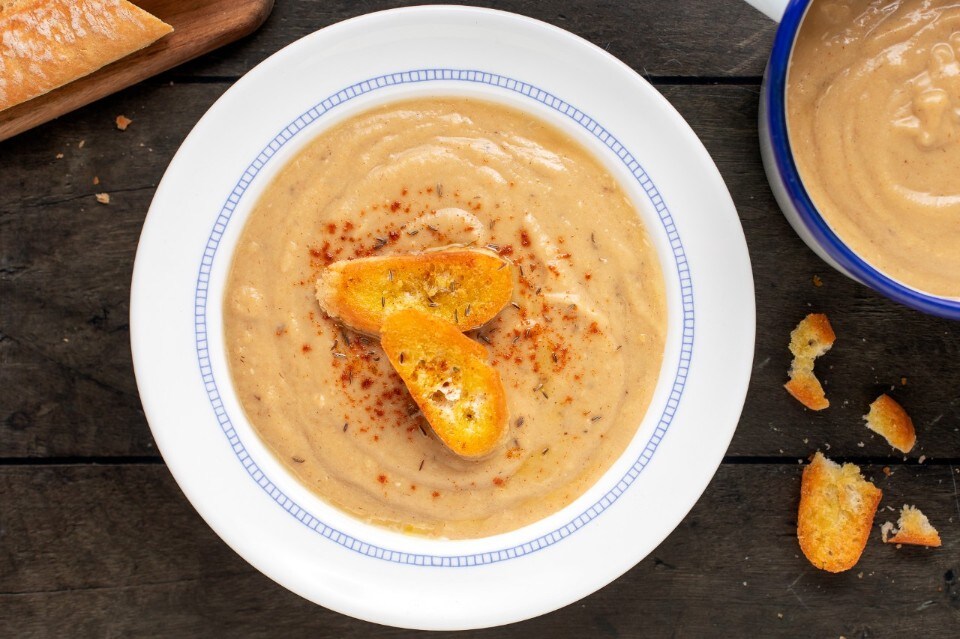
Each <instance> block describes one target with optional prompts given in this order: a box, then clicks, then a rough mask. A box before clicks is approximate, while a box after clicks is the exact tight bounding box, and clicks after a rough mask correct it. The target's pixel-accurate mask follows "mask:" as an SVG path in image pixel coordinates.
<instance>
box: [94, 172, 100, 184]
mask: <svg viewBox="0 0 960 639" xmlns="http://www.w3.org/2000/svg"><path fill="white" fill-rule="evenodd" d="M98 184H100V178H98V177H97V176H96V175H94V176H93V185H94V186H96V185H98Z"/></svg>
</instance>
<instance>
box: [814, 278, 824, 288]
mask: <svg viewBox="0 0 960 639" xmlns="http://www.w3.org/2000/svg"><path fill="white" fill-rule="evenodd" d="M813 285H814V286H816V287H817V288H820V287H821V286H823V280H821V279H820V276H819V275H814V276H813Z"/></svg>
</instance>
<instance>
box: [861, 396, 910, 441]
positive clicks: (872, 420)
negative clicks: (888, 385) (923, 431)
mask: <svg viewBox="0 0 960 639" xmlns="http://www.w3.org/2000/svg"><path fill="white" fill-rule="evenodd" d="M863 418H864V419H865V420H867V428H869V429H870V430H872V431H873V432H875V433H879V434H880V435H883V437H884V439H886V440H887V442H888V443H889V444H890V445H891V446H893V447H894V448H896V449H897V450H899V451H900V452H902V453H909V452H910V451H911V450H913V447H914V445H915V444H916V443H917V431H916V430H915V429H914V428H913V420H912V419H910V416H909V415H907V411H905V410H903V406H901V405H900V404H898V403H897V402H895V401H894V400H893V398H891V397H890V396H889V395H886V394H884V395H881V396H880V397H878V398H877V399H875V400H874V401H873V403H872V404H870V412H869V413H867V414H866V415H864V416H863Z"/></svg>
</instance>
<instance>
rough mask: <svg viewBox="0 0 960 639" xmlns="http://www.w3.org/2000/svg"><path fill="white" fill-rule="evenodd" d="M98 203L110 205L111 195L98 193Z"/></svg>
mask: <svg viewBox="0 0 960 639" xmlns="http://www.w3.org/2000/svg"><path fill="white" fill-rule="evenodd" d="M96 197H97V202H99V203H100V204H110V194H109V193H97V196H96Z"/></svg>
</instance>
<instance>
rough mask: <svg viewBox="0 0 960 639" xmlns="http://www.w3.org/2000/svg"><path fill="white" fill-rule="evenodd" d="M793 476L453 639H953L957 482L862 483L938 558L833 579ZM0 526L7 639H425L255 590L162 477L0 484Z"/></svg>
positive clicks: (25, 476) (920, 554)
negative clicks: (629, 560) (805, 543)
mask: <svg viewBox="0 0 960 639" xmlns="http://www.w3.org/2000/svg"><path fill="white" fill-rule="evenodd" d="M800 470H801V469H800V467H799V466H798V465H796V464H793V465H783V464H776V465H768V464H757V465H752V464H751V465H730V466H725V467H723V468H722V469H721V470H720V472H719V474H718V476H717V478H716V480H715V481H714V482H713V484H712V485H711V487H710V488H709V489H708V490H707V492H706V494H705V495H704V496H703V498H702V499H701V500H700V502H699V504H698V505H697V506H696V507H695V508H694V509H693V511H691V513H690V514H689V515H688V516H687V517H686V519H684V521H683V523H682V524H681V525H680V526H679V527H678V528H677V530H676V531H674V533H673V534H672V535H671V536H670V537H669V538H668V539H667V540H666V541H664V542H663V544H661V545H660V547H658V548H657V549H656V550H655V551H654V552H653V553H652V554H651V555H650V556H649V557H647V558H646V559H645V560H643V561H642V562H640V564H638V565H637V566H636V567H635V568H633V569H632V570H630V571H629V572H628V573H627V574H626V575H624V576H623V577H621V578H620V579H618V580H617V581H615V582H614V583H613V584H611V585H610V586H608V587H607V588H605V589H603V590H602V591H600V592H599V593H596V594H594V595H591V596H590V597H587V598H585V599H583V600H582V601H580V602H578V603H575V604H573V605H570V606H568V607H566V608H564V609H562V610H560V611H558V612H556V613H553V614H550V615H546V616H543V617H540V618H538V619H534V620H531V621H527V622H523V623H520V624H515V625H512V626H508V627H506V628H499V629H492V630H485V631H476V632H468V633H463V634H460V635H457V636H465V637H506V638H510V637H516V638H518V639H519V638H526V637H583V636H600V637H603V636H610V637H729V636H737V635H736V634H735V633H736V631H737V629H740V630H745V629H747V628H750V629H752V631H753V632H754V633H758V634H759V636H763V637H798V636H811V637H839V636H841V635H842V636H846V637H904V636H924V637H929V638H931V639H937V638H946V637H953V636H955V629H956V627H957V624H960V561H958V559H960V556H958V555H957V553H956V552H951V549H956V548H957V546H958V544H960V512H958V511H957V510H956V509H957V508H958V506H957V503H956V500H957V494H956V491H955V488H954V483H953V482H955V481H958V482H960V475H958V470H960V469H957V468H953V469H951V468H947V467H922V468H910V469H905V468H904V469H898V470H896V471H895V472H894V474H893V475H892V476H890V477H884V476H883V475H882V474H881V473H880V472H879V469H878V468H877V467H867V468H864V471H865V472H866V473H867V474H868V475H872V476H875V477H877V476H879V478H878V483H879V485H880V486H881V487H882V488H883V490H884V491H885V493H886V496H885V498H884V501H883V502H882V506H881V508H882V509H884V510H885V509H886V507H887V506H890V507H891V508H895V509H898V508H899V507H900V505H902V503H903V502H904V501H907V502H908V503H916V504H918V505H919V507H920V508H921V509H923V510H924V511H925V512H930V513H938V515H936V516H934V515H931V517H932V521H933V523H934V525H936V526H937V527H938V528H939V530H940V533H941V536H942V537H943V542H944V547H943V548H941V549H936V550H933V549H922V548H906V547H904V548H901V549H899V550H898V549H896V548H894V547H893V546H889V545H884V544H882V543H880V535H879V529H878V527H877V526H875V527H874V530H873V532H872V533H871V537H870V542H869V544H868V545H867V549H866V551H865V552H864V555H863V557H862V558H861V560H860V563H859V564H858V565H857V566H856V567H855V568H854V569H853V570H851V571H850V572H847V573H843V574H840V575H831V574H828V573H824V572H821V571H818V570H816V569H815V568H813V567H812V566H810V564H809V563H807V561H806V560H805V559H804V558H803V557H802V555H801V554H800V551H799V547H798V545H797V541H796V535H795V530H796V507H797V500H798V498H799V485H800ZM760 486H763V488H762V489H759V487H760ZM888 512H889V511H888ZM889 514H890V516H891V517H893V516H894V515H895V513H892V512H890V513H889ZM880 521H883V518H882V516H881V517H878V523H879V522H880ZM0 525H2V530H3V540H4V541H3V546H4V552H3V553H2V554H0V627H2V628H4V629H5V634H6V635H7V636H11V637H34V636H46V635H48V634H50V632H51V631H54V630H55V629H63V628H71V629H73V633H72V634H73V636H136V637H160V636H163V637H171V636H176V637H205V636H251V637H252V636H296V637H300V636H303V637H306V636H310V637H314V638H316V639H321V638H323V637H358V638H359V637H369V636H372V635H373V634H374V633H376V635H377V636H389V637H412V636H415V635H416V634H417V633H413V632H407V631H402V630H396V629H384V628H380V627H378V626H373V625H371V624H367V623H363V622H360V621H356V620H352V619H348V618H346V617H344V616H342V615H339V614H337V613H334V612H331V611H329V610H325V609H323V608H321V607H318V606H314V605H313V604H310V603H309V602H307V601H305V600H303V599H301V598H299V597H298V596H296V595H294V594H292V593H290V592H287V591H285V590H284V589H282V588H281V587H280V586H278V585H276V584H274V583H273V582H271V581H270V580H269V579H267V578H266V577H264V576H262V575H260V574H259V573H258V572H257V571H256V570H254V569H253V568H252V567H250V566H249V565H247V564H246V563H245V562H244V561H243V560H242V559H240V558H239V557H238V556H237V555H235V554H234V553H233V552H232V551H231V550H230V549H229V548H227V546H226V545H225V544H224V543H223V542H221V541H220V540H219V539H218V538H217V537H216V535H214V533H213V532H212V531H211V530H210V529H209V528H207V526H206V525H205V524H204V523H203V522H202V521H201V520H200V518H199V516H198V515H197V514H196V513H195V512H194V511H193V510H192V509H191V508H190V506H189V504H188V503H187V502H186V500H185V499H183V497H182V495H181V494H180V491H179V489H178V488H177V487H176V485H175V484H174V482H173V480H172V479H171V477H170V476H169V474H168V472H167V470H166V469H165V468H164V467H162V466H156V465H127V466H86V467H63V466H53V467H45V468H34V467H30V468H24V467H20V468H16V467H7V468H2V469H0ZM734 531H740V532H739V534H733V533H734ZM317 543H318V544H324V543H329V542H328V541H326V540H324V539H322V538H320V537H318V538H317ZM841 611H842V613H841ZM779 615H782V618H781V617H780V616H779ZM731 633H734V634H731ZM451 636H452V635H451Z"/></svg>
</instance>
